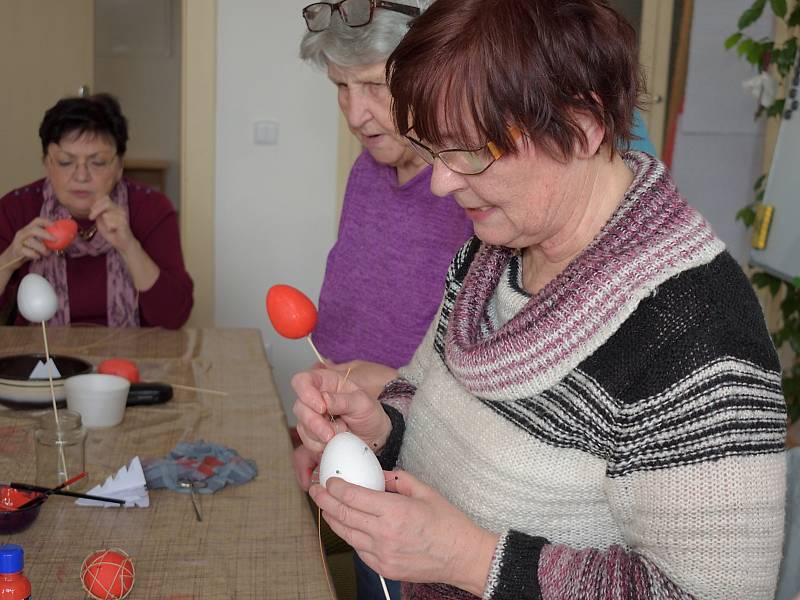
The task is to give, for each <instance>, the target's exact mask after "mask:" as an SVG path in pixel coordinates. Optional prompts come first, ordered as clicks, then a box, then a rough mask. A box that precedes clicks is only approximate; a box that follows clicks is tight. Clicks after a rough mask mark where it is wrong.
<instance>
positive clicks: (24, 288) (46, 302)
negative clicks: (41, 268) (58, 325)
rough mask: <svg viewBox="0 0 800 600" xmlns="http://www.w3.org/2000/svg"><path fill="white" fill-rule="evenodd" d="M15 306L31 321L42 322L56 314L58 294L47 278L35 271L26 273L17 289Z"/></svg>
mask: <svg viewBox="0 0 800 600" xmlns="http://www.w3.org/2000/svg"><path fill="white" fill-rule="evenodd" d="M17 308H18V309H19V312H20V314H21V315H22V316H23V317H25V318H26V319H27V320H28V321H30V322H31V323H44V322H45V321H49V320H50V319H52V318H53V315H55V314H56V311H57V310H58V296H56V292H55V290H54V289H53V286H52V285H50V282H49V281H47V279H45V278H44V277H42V276H41V275H37V274H36V273H28V274H27V275H25V277H23V278H22V281H21V282H20V284H19V289H17Z"/></svg>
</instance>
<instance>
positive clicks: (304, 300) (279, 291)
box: [267, 285, 317, 340]
mask: <svg viewBox="0 0 800 600" xmlns="http://www.w3.org/2000/svg"><path fill="white" fill-rule="evenodd" d="M267 314H268V315H269V320H270V321H271V322H272V326H273V327H274V328H275V331H277V332H278V333H279V334H281V335H282V336H283V337H286V338H291V339H293V340H296V339H299V338H302V337H306V336H307V335H309V334H310V333H311V332H312V331H314V327H316V325H317V308H316V306H314V303H313V302H312V301H311V300H309V298H308V296H306V295H305V294H304V293H303V292H301V291H300V290H298V289H297V288H293V287H292V286H290V285H273V286H272V287H271V288H270V289H269V291H268V292H267Z"/></svg>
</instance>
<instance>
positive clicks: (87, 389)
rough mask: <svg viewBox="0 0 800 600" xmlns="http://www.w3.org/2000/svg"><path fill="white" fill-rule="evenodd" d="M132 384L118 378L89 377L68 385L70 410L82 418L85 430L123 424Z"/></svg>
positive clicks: (94, 375) (71, 378)
mask: <svg viewBox="0 0 800 600" xmlns="http://www.w3.org/2000/svg"><path fill="white" fill-rule="evenodd" d="M130 387H131V382H130V381H128V380H127V379H125V378H124V377H119V376H118V375H104V374H102V373H88V374H86V375H76V376H74V377H69V378H68V379H66V380H65V381H64V392H65V393H66V396H67V408H69V409H70V410H74V411H75V412H77V413H79V414H80V415H81V420H82V421H83V424H84V426H85V427H114V426H115V425H119V424H120V423H122V419H123V417H124V416H125V405H126V404H127V402H128V390H129V389H130Z"/></svg>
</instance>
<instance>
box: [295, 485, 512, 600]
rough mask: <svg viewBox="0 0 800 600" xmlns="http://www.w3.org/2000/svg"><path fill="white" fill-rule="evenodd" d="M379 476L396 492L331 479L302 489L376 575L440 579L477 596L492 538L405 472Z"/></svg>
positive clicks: (489, 558)
mask: <svg viewBox="0 0 800 600" xmlns="http://www.w3.org/2000/svg"><path fill="white" fill-rule="evenodd" d="M385 476H386V489H387V491H388V492H397V493H386V492H375V491H373V490H369V489H367V488H363V487H360V486H357V485H353V484H350V483H347V482H346V481H344V480H343V479H339V478H331V479H329V480H328V481H327V490H326V489H325V488H324V487H322V486H320V485H319V484H314V485H312V486H311V488H310V490H309V493H310V494H311V498H312V499H313V500H314V502H316V504H317V506H319V507H320V508H321V509H322V511H323V516H324V518H325V520H326V521H327V522H328V524H329V525H330V526H331V529H332V530H333V531H334V532H335V533H336V534H337V535H338V536H339V537H341V538H342V539H343V540H345V541H346V542H347V543H348V544H350V545H351V546H352V547H353V548H354V549H355V550H356V551H357V552H358V554H359V556H361V558H362V559H364V562H366V563H367V564H368V565H369V566H370V567H372V568H373V569H375V570H376V571H377V572H378V573H380V574H381V575H383V576H384V577H388V578H390V579H399V580H401V581H414V582H440V583H447V584H449V585H454V586H456V587H458V588H461V589H463V590H466V591H468V592H470V593H472V594H475V595H478V596H480V595H481V594H482V593H483V590H484V588H485V586H486V579H487V577H488V574H489V568H490V566H491V563H492V558H493V556H494V551H495V547H496V545H497V542H498V540H499V536H498V535H497V534H494V533H492V532H490V531H487V530H485V529H482V528H481V527H479V526H478V525H476V524H475V523H473V522H472V521H471V520H470V519H469V518H468V517H467V516H466V515H465V514H464V513H462V512H461V511H459V510H458V509H457V508H456V507H454V506H453V505H452V504H450V503H449V502H448V501H447V500H445V499H444V498H443V497H442V496H441V495H440V494H439V493H438V492H436V491H435V490H434V489H433V488H431V487H429V486H427V485H425V484H424V483H422V482H420V481H419V480H418V479H416V478H415V477H413V476H412V475H410V474H409V473H407V472H405V471H393V472H385Z"/></svg>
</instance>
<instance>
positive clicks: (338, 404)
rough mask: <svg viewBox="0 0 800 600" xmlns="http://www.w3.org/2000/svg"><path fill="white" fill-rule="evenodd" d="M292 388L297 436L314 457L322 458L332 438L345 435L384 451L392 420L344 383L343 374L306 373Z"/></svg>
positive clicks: (297, 377) (354, 387)
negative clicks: (347, 432)
mask: <svg viewBox="0 0 800 600" xmlns="http://www.w3.org/2000/svg"><path fill="white" fill-rule="evenodd" d="M292 387H293V388H294V391H295V392H296V393H297V400H295V402H294V406H293V407H292V412H293V413H294V415H295V416H296V417H297V433H298V434H299V435H300V439H301V440H302V441H303V445H304V446H305V447H306V448H308V450H309V451H311V452H312V453H316V454H320V455H321V454H322V452H323V450H324V449H325V445H326V444H327V443H328V442H329V441H330V440H331V438H332V437H333V436H334V435H336V434H337V433H341V432H343V431H350V432H352V433H354V434H355V435H357V436H358V437H360V438H361V439H362V440H364V442H366V443H367V444H369V445H370V447H371V448H373V449H374V450H376V451H377V450H378V449H380V448H382V447H383V445H384V443H385V442H386V438H387V437H388V436H389V433H390V431H391V428H392V426H391V422H390V421H389V416H388V415H387V414H386V413H385V412H384V410H383V407H381V405H380V403H379V402H377V401H376V400H375V399H374V398H371V397H370V396H369V395H367V394H366V393H365V392H364V391H363V390H362V389H361V388H360V387H358V385H356V384H355V383H354V382H353V381H351V380H350V379H349V378H348V379H347V381H344V374H343V373H339V372H337V371H335V370H333V369H311V370H309V371H303V372H301V373H297V374H296V375H295V376H294V377H293V378H292ZM329 415H330V416H329ZM331 416H333V417H335V420H334V421H333V422H332V421H331Z"/></svg>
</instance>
